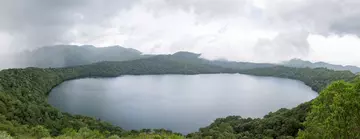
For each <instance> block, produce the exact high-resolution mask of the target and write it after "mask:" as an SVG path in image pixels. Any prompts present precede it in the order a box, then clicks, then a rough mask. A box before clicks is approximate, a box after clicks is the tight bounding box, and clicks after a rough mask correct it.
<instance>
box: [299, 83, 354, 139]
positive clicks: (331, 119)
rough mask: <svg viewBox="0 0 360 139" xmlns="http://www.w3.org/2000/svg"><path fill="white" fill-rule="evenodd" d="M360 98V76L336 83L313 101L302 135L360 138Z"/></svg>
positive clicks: (300, 136)
mask: <svg viewBox="0 0 360 139" xmlns="http://www.w3.org/2000/svg"><path fill="white" fill-rule="evenodd" d="M359 100H360V80H359V79H356V80H355V81H354V82H353V83H349V82H344V81H338V82H334V83H333V84H331V85H330V86H328V87H327V88H326V89H324V90H323V91H322V92H321V93H320V96H319V97H317V98H316V99H315V100H314V101H313V102H312V106H311V112H310V113H309V114H308V116H307V117H306V122H305V123H304V125H305V127H306V129H305V130H304V131H301V132H300V133H299V138H304V139H305V138H339V139H355V138H360V130H359V129H360V113H359V111H360V101H359Z"/></svg>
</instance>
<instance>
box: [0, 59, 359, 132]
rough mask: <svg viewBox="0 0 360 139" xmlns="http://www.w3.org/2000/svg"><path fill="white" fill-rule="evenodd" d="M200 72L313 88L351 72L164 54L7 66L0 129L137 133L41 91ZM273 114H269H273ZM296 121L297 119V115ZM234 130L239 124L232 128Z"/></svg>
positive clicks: (1, 82) (0, 90)
mask: <svg viewBox="0 0 360 139" xmlns="http://www.w3.org/2000/svg"><path fill="white" fill-rule="evenodd" d="M201 73H204V74H205V73H245V74H253V75H261V76H275V77H285V78H291V79H297V80H300V81H303V82H305V83H306V84H307V85H309V86H311V87H313V88H314V89H319V88H323V87H324V86H326V85H327V84H328V83H330V82H331V81H335V80H339V79H345V80H348V79H350V78H354V76H355V75H354V74H351V73H348V72H338V71H332V70H325V69H313V70H312V69H296V68H283V67H273V68H269V69H253V70H246V71H240V70H234V69H229V68H224V67H220V66H215V65H211V64H199V63H191V62H185V61H181V60H176V58H169V56H154V57H151V58H147V59H138V60H133V61H124V62H100V63H95V64H91V65H84V66H75V67H67V68H48V69H41V68H26V69H7V70H2V71H0V115H2V117H3V120H2V121H1V123H0V130H3V131H7V133H8V134H10V135H11V136H20V135H19V134H22V133H31V131H26V132H25V131H23V130H24V129H25V128H26V129H32V128H36V127H38V126H39V125H40V126H41V127H43V128H44V129H46V130H47V131H48V132H49V135H51V136H59V135H62V134H63V133H64V132H63V130H64V129H69V130H71V131H79V130H80V129H81V128H85V127H86V128H88V129H89V130H91V131H94V132H99V134H102V135H104V137H110V136H112V135H116V136H119V137H124V136H137V135H141V134H144V132H145V134H148V133H146V131H147V130H144V131H125V130H123V129H121V128H120V127H117V126H113V125H111V124H109V123H107V122H103V121H100V120H98V119H95V118H91V117H86V116H80V115H70V114H68V113H62V112H60V111H59V110H57V109H56V108H53V107H52V106H50V105H49V104H48V103H47V94H48V93H49V92H50V91H51V89H52V88H53V87H55V86H57V85H59V84H60V83H62V82H64V81H66V80H71V79H76V78H84V77H115V76H121V75H144V74H201ZM306 76H309V77H306ZM281 113H284V112H281ZM279 114H280V113H279ZM279 114H274V115H275V116H277V115H279ZM280 115H285V116H284V117H286V114H280ZM270 117H272V116H270ZM240 119H241V118H240ZM258 120H260V119H258ZM292 120H294V119H292ZM245 121H246V120H245ZM245 121H244V122H245ZM254 121H257V120H254ZM271 121H272V120H271ZM298 121H299V122H301V120H298ZM269 122H270V121H269ZM290 122H294V123H296V119H295V121H290ZM214 124H216V123H214ZM294 125H296V124H294ZM298 126H299V125H298ZM19 127H24V128H19ZM265 129H273V130H276V131H277V129H275V128H271V127H267V128H264V130H265ZM238 130H240V129H236V130H234V131H238ZM269 132H270V131H269ZM284 132H286V134H285V133H284V134H282V133H281V134H279V135H293V134H294V132H295V131H290V130H288V128H285V129H284ZM259 133H262V132H259ZM167 134H169V135H176V134H173V133H172V132H170V131H168V132H167ZM254 136H256V134H254ZM194 137H196V136H194Z"/></svg>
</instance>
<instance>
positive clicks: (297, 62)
mask: <svg viewBox="0 0 360 139" xmlns="http://www.w3.org/2000/svg"><path fill="white" fill-rule="evenodd" d="M283 65H284V66H288V67H297V68H306V67H309V68H328V69H332V70H349V71H351V72H352V73H359V72H360V68H359V67H356V66H342V65H335V64H329V63H325V62H315V63H312V62H310V61H304V60H301V59H291V60H289V61H286V62H284V63H283Z"/></svg>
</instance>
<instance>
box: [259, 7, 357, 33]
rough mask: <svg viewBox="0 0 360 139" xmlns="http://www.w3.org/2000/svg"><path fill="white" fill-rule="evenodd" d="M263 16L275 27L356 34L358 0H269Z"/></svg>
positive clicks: (313, 31)
mask: <svg viewBox="0 0 360 139" xmlns="http://www.w3.org/2000/svg"><path fill="white" fill-rule="evenodd" d="M267 6H268V8H266V9H264V10H265V12H264V13H265V14H266V15H265V18H267V19H268V21H270V22H272V23H273V24H274V25H277V26H278V27H279V28H281V27H282V28H284V27H298V28H302V29H304V30H307V31H309V32H312V33H316V34H322V35H329V34H333V33H342V34H356V35H360V32H359V30H360V26H359V24H358V23H359V22H358V21H357V19H359V18H360V9H359V7H360V1H358V0H289V1H283V0H280V1H279V0H278V1H274V2H273V1H271V2H270V1H269V2H268V5H267Z"/></svg>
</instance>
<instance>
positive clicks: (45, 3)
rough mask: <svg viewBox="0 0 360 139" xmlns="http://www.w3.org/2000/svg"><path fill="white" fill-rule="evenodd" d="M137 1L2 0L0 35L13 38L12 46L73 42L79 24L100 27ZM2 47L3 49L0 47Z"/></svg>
mask: <svg viewBox="0 0 360 139" xmlns="http://www.w3.org/2000/svg"><path fill="white" fill-rule="evenodd" d="M133 2H134V0H108V1H98V0H60V1H53V0H0V32H7V33H9V34H11V36H12V37H14V38H15V39H14V42H12V47H14V46H16V47H38V46H42V45H51V44H54V43H70V42H72V41H73V40H72V39H73V37H74V36H72V34H71V32H70V31H71V29H72V28H73V27H74V26H75V25H76V24H94V25H101V24H102V23H106V19H107V18H109V17H111V16H113V15H114V14H116V13H117V12H118V11H120V10H122V9H124V8H127V7H129V6H131V4H132V3H133ZM0 47H1V46H0Z"/></svg>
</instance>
